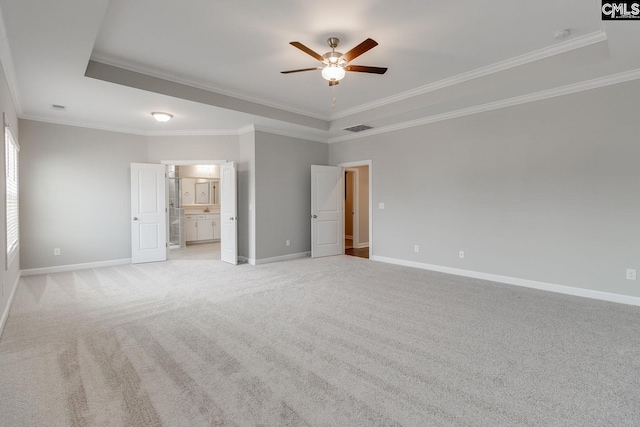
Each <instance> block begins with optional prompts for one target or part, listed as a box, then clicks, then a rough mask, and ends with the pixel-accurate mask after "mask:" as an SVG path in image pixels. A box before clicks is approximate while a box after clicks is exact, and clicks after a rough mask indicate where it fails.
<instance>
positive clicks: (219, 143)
mask: <svg viewBox="0 0 640 427" xmlns="http://www.w3.org/2000/svg"><path fill="white" fill-rule="evenodd" d="M148 141H149V148H148V157H147V161H148V162H149V163H160V162H161V161H163V160H229V161H234V160H236V158H237V156H238V136H235V135H230V136H225V135H219V136H209V135H205V136H188V135H186V136H152V137H148Z"/></svg>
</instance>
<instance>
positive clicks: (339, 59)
mask: <svg viewBox="0 0 640 427" xmlns="http://www.w3.org/2000/svg"><path fill="white" fill-rule="evenodd" d="M339 43H340V40H339V39H338V38H336V37H330V38H329V39H328V40H327V44H328V45H329V47H330V48H331V52H327V53H325V54H324V55H320V54H319V53H316V52H314V51H313V50H311V49H309V48H308V47H306V46H305V45H303V44H302V43H300V42H291V43H289V44H290V45H292V46H295V47H297V48H298V49H300V50H301V51H303V52H304V53H306V54H307V55H310V56H312V57H313V58H315V59H317V60H318V61H320V62H322V64H323V65H322V66H320V67H313V68H301V69H299V70H289V71H281V73H282V74H290V73H299V72H301V71H313V70H322V77H323V78H324V79H325V80H328V81H329V86H335V85H337V84H338V83H339V82H340V80H342V79H343V78H344V76H345V74H346V72H347V71H351V72H356V73H373V74H384V73H386V72H387V69H386V68H381V67H368V66H365V65H349V62H351V61H353V60H354V59H356V58H357V57H358V56H360V55H362V54H363V53H365V52H366V51H368V50H370V49H373V48H374V47H376V46H378V43H377V42H376V41H375V40H372V39H366V40H365V41H363V42H362V43H360V44H359V45H358V46H356V47H354V48H353V49H351V50H350V51H349V52H347V53H345V54H342V53H340V52H336V48H337V47H338V44H339Z"/></svg>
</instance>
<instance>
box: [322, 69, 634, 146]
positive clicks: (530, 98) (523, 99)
mask: <svg viewBox="0 0 640 427" xmlns="http://www.w3.org/2000/svg"><path fill="white" fill-rule="evenodd" d="M637 79H640V69H636V70H630V71H626V72H624V73H619V74H613V75H610V76H605V77H599V78H596V79H592V80H586V81H584V82H580V83H574V84H570V85H566V86H561V87H558V88H554V89H549V90H543V91H540V92H535V93H530V94H527V95H522V96H516V97H514V98H508V99H503V100H500V101H495V102H489V103H487V104H482V105H477V106H473V107H468V108H463V109H460V110H455V111H450V112H447V113H443V114H436V115H433V116H428V117H423V118H421V119H417V120H410V121H407V122H404V123H398V124H396V125H390V126H383V127H380V128H374V129H371V130H368V131H364V132H361V133H358V134H354V135H343V136H339V137H335V138H330V139H329V143H330V144H332V143H336V142H343V141H348V140H352V139H359V138H364V137H367V136H372V135H379V134H382V133H388V132H393V131H397V130H401V129H408V128H412V127H416V126H422V125H426V124H430V123H435V122H441V121H444V120H450V119H455V118H458V117H464V116H470V115H472V114H478V113H484V112H486V111H492V110H498V109H501V108H507V107H513V106H516V105H521V104H527V103H530V102H535V101H542V100H545V99H549V98H555V97H558V96H564V95H570V94H573V93H577V92H583V91H586V90H592V89H597V88H601V87H605V86H611V85H615V84H619V83H624V82H628V81H631V80H637Z"/></svg>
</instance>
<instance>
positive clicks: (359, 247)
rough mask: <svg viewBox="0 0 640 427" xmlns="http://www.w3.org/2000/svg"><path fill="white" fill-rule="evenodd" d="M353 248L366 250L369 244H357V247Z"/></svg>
mask: <svg viewBox="0 0 640 427" xmlns="http://www.w3.org/2000/svg"><path fill="white" fill-rule="evenodd" d="M354 247H355V248H356V249H362V248H368V247H369V242H362V243H358V245H357V246H356V245H354Z"/></svg>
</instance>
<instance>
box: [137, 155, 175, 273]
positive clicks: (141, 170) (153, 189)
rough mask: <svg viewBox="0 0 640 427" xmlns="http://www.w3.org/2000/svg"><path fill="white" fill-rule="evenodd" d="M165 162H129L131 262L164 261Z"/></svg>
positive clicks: (165, 214)
mask: <svg viewBox="0 0 640 427" xmlns="http://www.w3.org/2000/svg"><path fill="white" fill-rule="evenodd" d="M165 178H166V177H165V165H153V164H146V163H131V262H132V263H133V264H137V263H141V262H153V261H166V260H167V213H166V208H167V207H166V196H167V184H166V183H167V181H166V179H165Z"/></svg>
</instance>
